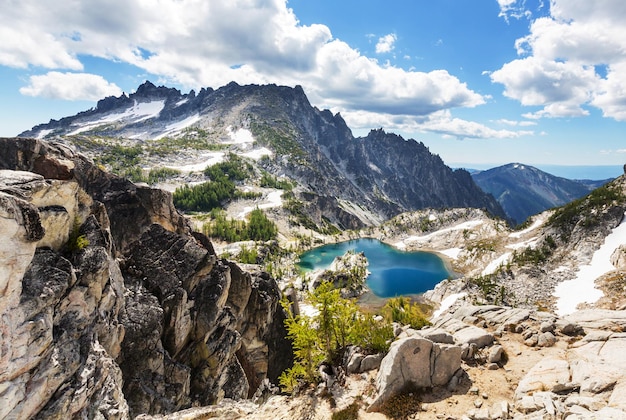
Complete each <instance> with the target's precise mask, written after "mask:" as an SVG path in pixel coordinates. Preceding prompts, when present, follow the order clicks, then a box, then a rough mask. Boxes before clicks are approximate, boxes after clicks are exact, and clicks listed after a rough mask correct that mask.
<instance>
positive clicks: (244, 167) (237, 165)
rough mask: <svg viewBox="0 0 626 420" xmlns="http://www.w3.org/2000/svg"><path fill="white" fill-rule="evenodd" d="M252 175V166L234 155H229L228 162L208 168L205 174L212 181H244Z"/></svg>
mask: <svg viewBox="0 0 626 420" xmlns="http://www.w3.org/2000/svg"><path fill="white" fill-rule="evenodd" d="M251 173H252V165H250V164H249V163H247V162H244V160H243V159H242V158H241V157H239V156H237V155H235V154H233V153H230V154H229V155H228V160H226V161H224V162H220V163H216V164H215V165H211V166H208V167H207V168H206V169H205V170H204V174H205V175H206V176H208V177H209V178H210V179H211V180H212V181H222V180H229V181H233V182H234V181H244V180H246V179H247V178H248V177H249V176H250V174H251Z"/></svg>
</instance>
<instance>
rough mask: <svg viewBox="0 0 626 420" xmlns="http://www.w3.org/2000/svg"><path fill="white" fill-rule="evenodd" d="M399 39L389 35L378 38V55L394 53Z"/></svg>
mask: <svg viewBox="0 0 626 420" xmlns="http://www.w3.org/2000/svg"><path fill="white" fill-rule="evenodd" d="M397 39H398V37H397V36H396V34H388V35H385V36H381V37H380V38H378V42H377V43H376V54H385V53H389V52H391V51H393V49H394V48H395V45H394V44H395V42H396V40H397Z"/></svg>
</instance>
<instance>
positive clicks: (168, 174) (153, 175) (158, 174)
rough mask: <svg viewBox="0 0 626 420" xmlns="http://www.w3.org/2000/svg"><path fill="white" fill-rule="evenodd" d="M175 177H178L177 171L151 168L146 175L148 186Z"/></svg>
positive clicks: (178, 172)
mask: <svg viewBox="0 0 626 420" xmlns="http://www.w3.org/2000/svg"><path fill="white" fill-rule="evenodd" d="M177 175H180V171H179V170H178V169H172V168H153V169H151V170H150V172H149V173H148V184H156V183H158V182H163V181H166V180H168V179H170V178H173V177H175V176H177Z"/></svg>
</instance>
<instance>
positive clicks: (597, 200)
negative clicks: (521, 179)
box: [547, 184, 626, 240]
mask: <svg viewBox="0 0 626 420" xmlns="http://www.w3.org/2000/svg"><path fill="white" fill-rule="evenodd" d="M624 200H626V197H625V196H624V193H623V192H622V191H621V189H620V188H619V187H618V186H616V185H614V184H607V185H604V186H602V187H600V188H596V189H595V190H593V191H592V192H591V193H590V194H589V195H587V196H586V197H583V198H580V199H578V200H574V201H572V202H571V203H568V204H566V205H564V206H562V207H560V208H558V209H557V210H556V211H555V212H554V213H553V214H552V216H550V218H549V219H548V222H547V225H548V226H553V227H555V228H557V229H559V230H560V234H561V237H562V238H563V239H564V240H566V239H567V238H568V237H569V235H570V234H571V231H572V230H573V229H574V227H575V226H576V225H577V224H580V225H581V226H583V227H585V228H592V227H594V226H597V224H598V222H599V221H600V216H601V214H602V210H603V208H605V207H607V206H610V205H613V204H615V203H622V202H623V201H624Z"/></svg>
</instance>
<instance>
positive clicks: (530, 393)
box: [515, 310, 626, 419]
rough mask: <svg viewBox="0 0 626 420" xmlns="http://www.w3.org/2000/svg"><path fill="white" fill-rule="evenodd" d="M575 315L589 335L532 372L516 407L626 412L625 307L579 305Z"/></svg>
mask: <svg viewBox="0 0 626 420" xmlns="http://www.w3.org/2000/svg"><path fill="white" fill-rule="evenodd" d="M572 320H575V322H576V323H577V324H579V325H581V326H584V330H585V333H586V335H585V336H584V337H583V338H582V339H581V340H579V341H577V342H575V343H573V345H572V346H571V348H570V349H569V350H568V351H567V352H566V353H565V354H562V355H560V357H554V358H550V359H545V360H542V361H540V362H539V363H537V364H536V365H535V366H534V367H533V368H532V369H531V370H530V371H529V372H528V374H527V375H526V376H525V377H524V378H523V379H522V380H521V381H520V383H519V385H518V387H517V389H516V391H515V399H516V401H515V407H516V409H517V410H518V411H520V412H522V413H524V414H528V415H529V416H530V415H531V414H532V416H534V418H536V417H539V416H543V417H546V416H552V418H566V417H567V416H569V415H573V416H575V418H583V419H591V418H616V419H617V418H626V403H625V401H626V372H624V369H623V367H624V366H625V364H626V353H625V352H624V348H626V347H625V346H626V334H625V333H623V332H621V331H623V327H624V326H626V311H595V310H587V311H580V312H577V313H575V314H573V315H572V316H571V319H570V322H571V321H572ZM615 331H619V332H615ZM567 418H568V417H567Z"/></svg>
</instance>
